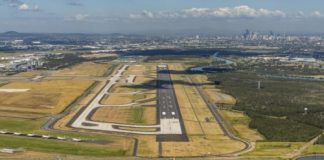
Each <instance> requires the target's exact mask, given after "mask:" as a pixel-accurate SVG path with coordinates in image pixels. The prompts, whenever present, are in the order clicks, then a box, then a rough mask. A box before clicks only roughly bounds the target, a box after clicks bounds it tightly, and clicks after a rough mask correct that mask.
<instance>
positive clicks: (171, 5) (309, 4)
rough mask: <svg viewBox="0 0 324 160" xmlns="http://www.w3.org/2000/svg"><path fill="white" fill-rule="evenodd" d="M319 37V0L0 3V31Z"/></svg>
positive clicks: (322, 22)
mask: <svg viewBox="0 0 324 160" xmlns="http://www.w3.org/2000/svg"><path fill="white" fill-rule="evenodd" d="M245 29H250V30H253V31H258V32H269V31H270V30H272V31H274V32H279V33H298V34H309V33H324V30H323V29H324V1H323V0H0V32H5V31H18V32H32V33H132V34H220V35H227V34H237V33H242V32H243V31H244V30H245Z"/></svg>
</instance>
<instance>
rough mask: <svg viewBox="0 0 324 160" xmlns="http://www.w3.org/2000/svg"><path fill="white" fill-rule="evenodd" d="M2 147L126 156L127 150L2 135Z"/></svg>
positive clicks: (0, 139)
mask: <svg viewBox="0 0 324 160" xmlns="http://www.w3.org/2000/svg"><path fill="white" fill-rule="evenodd" d="M0 141H1V143H0V147H11V148H24V149H27V150H33V151H41V152H55V153H61V154H74V155H86V156H125V155H127V150H126V149H125V150H124V149H118V148H115V147H114V146H111V147H107V146H104V145H96V144H81V143H72V142H62V141H61V142H60V141H53V140H43V139H30V138H22V137H8V136H2V135H1V136H0Z"/></svg>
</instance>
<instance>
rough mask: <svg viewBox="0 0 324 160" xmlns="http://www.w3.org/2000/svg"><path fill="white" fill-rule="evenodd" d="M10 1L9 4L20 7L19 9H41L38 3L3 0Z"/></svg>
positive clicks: (4, 0)
mask: <svg viewBox="0 0 324 160" xmlns="http://www.w3.org/2000/svg"><path fill="white" fill-rule="evenodd" d="M2 1H3V2H5V3H8V6H10V7H13V8H16V9H18V10H19V11H39V7H38V5H31V4H27V3H24V2H23V1H21V0H2Z"/></svg>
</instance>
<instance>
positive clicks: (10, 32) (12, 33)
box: [2, 31, 19, 35]
mask: <svg viewBox="0 0 324 160" xmlns="http://www.w3.org/2000/svg"><path fill="white" fill-rule="evenodd" d="M2 34H4V35H17V34H19V33H18V32H16V31H8V32H4V33H2Z"/></svg>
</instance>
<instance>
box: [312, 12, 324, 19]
mask: <svg viewBox="0 0 324 160" xmlns="http://www.w3.org/2000/svg"><path fill="white" fill-rule="evenodd" d="M311 17H316V18H322V17H324V15H323V14H322V13H321V12H319V11H314V12H312V13H311Z"/></svg>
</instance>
